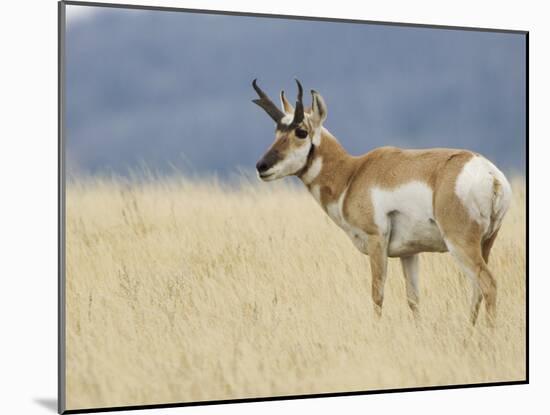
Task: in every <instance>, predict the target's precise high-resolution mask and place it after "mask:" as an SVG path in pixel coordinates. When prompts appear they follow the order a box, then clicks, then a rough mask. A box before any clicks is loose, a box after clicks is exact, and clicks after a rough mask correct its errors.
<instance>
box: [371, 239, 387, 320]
mask: <svg viewBox="0 0 550 415" xmlns="http://www.w3.org/2000/svg"><path fill="white" fill-rule="evenodd" d="M368 252H369V257H370V268H371V275H372V300H373V302H374V312H375V314H376V315H377V316H378V317H380V316H381V315H382V303H383V302H384V284H385V282H386V272H387V266H388V253H387V238H386V237H385V236H383V235H369V237H368Z"/></svg>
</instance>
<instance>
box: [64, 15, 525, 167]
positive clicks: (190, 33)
mask: <svg viewBox="0 0 550 415" xmlns="http://www.w3.org/2000/svg"><path fill="white" fill-rule="evenodd" d="M83 7H85V8H87V9H92V7H88V6H68V8H69V11H68V18H67V23H68V26H67V37H66V62H67V67H66V98H67V101H66V102H67V106H66V108H67V112H66V131H67V158H68V166H69V170H70V171H71V172H79V173H92V174H93V173H102V172H115V173H117V174H127V173H128V171H129V169H135V168H136V167H139V166H143V165H146V166H148V167H149V168H151V169H153V170H156V171H159V172H170V171H172V166H176V167H177V168H181V169H183V170H184V171H186V172H192V173H193V174H216V175H219V176H220V177H227V176H228V175H230V173H231V172H233V171H235V170H237V169H240V168H244V169H252V168H253V167H254V164H255V162H256V160H257V159H258V158H259V156H260V155H261V154H262V153H263V152H264V151H265V149H266V148H267V146H268V145H269V144H270V143H271V141H272V140H273V131H274V125H273V123H272V121H271V120H270V119H269V118H268V117H267V115H265V113H263V112H262V110H261V109H260V108H258V107H257V106H255V105H254V104H252V103H251V101H250V100H251V99H252V98H255V94H254V91H253V90H252V88H251V86H250V82H251V81H252V79H253V78H256V77H257V78H258V79H259V83H260V85H261V86H262V87H263V88H264V90H266V91H267V92H268V93H269V94H270V95H271V96H272V99H273V100H274V101H276V102H277V103H278V93H279V91H280V89H282V88H284V89H285V90H286V91H287V96H289V97H290V98H292V100H294V97H295V92H296V91H295V84H294V81H293V78H294V77H298V78H299V79H300V80H301V81H302V83H303V84H304V87H305V88H306V90H309V89H311V88H313V89H316V90H318V91H319V92H320V93H321V94H322V95H323V97H324V98H325V100H326V102H327V105H328V111H329V116H328V119H327V121H326V123H325V126H326V127H327V128H328V129H329V130H330V131H331V132H332V133H333V134H335V135H336V136H337V137H338V138H339V140H340V141H341V142H342V144H343V145H344V147H345V148H346V149H347V150H348V151H349V152H350V153H352V154H361V153H364V152H367V151H368V150H370V149H372V148H374V147H377V146H381V145H396V146H402V147H409V148H415V147H416V148H421V147H433V146H438V147H461V148H468V149H472V150H475V151H479V152H481V153H482V154H484V155H486V156H487V157H488V158H489V159H491V160H493V161H494V162H495V163H496V164H497V165H499V166H500V167H501V168H503V169H504V170H505V171H515V172H520V173H523V172H524V170H525V140H526V137H525V123H526V113H525V99H526V96H525V77H526V73H525V52H526V51H525V36H524V35H521V34H507V33H504V34H503V33H489V32H475V31H459V30H442V29H429V28H411V27H398V26H387V25H371V24H347V23H336V22H316V21H299V20H282V19H274V18H256V17H241V16H239V17H236V16H215V15H201V14H189V13H179V12H165V11H144V10H125V9H103V8H93V9H95V11H94V13H91V14H89V15H88V16H87V17H86V18H80V17H79V18H78V19H77V18H76V17H73V15H75V13H71V10H70V9H71V8H80V9H82V8H83ZM306 97H307V102H306V105H307V104H308V102H309V99H310V97H309V94H306Z"/></svg>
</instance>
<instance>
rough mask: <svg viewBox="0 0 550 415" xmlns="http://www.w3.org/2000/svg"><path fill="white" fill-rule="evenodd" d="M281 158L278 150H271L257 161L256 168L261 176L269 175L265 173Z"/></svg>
mask: <svg viewBox="0 0 550 415" xmlns="http://www.w3.org/2000/svg"><path fill="white" fill-rule="evenodd" d="M279 160H280V156H279V152H278V151H269V152H268V153H266V154H265V155H264V156H263V157H262V158H261V159H260V160H259V161H258V163H256V170H258V174H259V175H260V177H261V178H264V177H267V176H269V174H267V175H266V174H265V173H266V172H268V171H269V170H270V169H271V168H272V167H273V166H274V165H275V164H277V162H278V161H279Z"/></svg>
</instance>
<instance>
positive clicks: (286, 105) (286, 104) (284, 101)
mask: <svg viewBox="0 0 550 415" xmlns="http://www.w3.org/2000/svg"><path fill="white" fill-rule="evenodd" d="M281 108H282V109H283V111H284V112H286V113H287V114H292V113H294V107H293V106H292V104H291V103H290V102H288V100H287V99H286V97H285V91H281Z"/></svg>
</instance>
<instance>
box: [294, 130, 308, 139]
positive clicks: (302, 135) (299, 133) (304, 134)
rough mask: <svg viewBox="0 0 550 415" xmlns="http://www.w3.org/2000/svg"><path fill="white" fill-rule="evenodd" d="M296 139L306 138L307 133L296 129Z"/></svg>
mask: <svg viewBox="0 0 550 415" xmlns="http://www.w3.org/2000/svg"><path fill="white" fill-rule="evenodd" d="M295 133H296V137H298V138H306V137H307V131H306V130H302V129H301V128H296V131H295Z"/></svg>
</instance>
